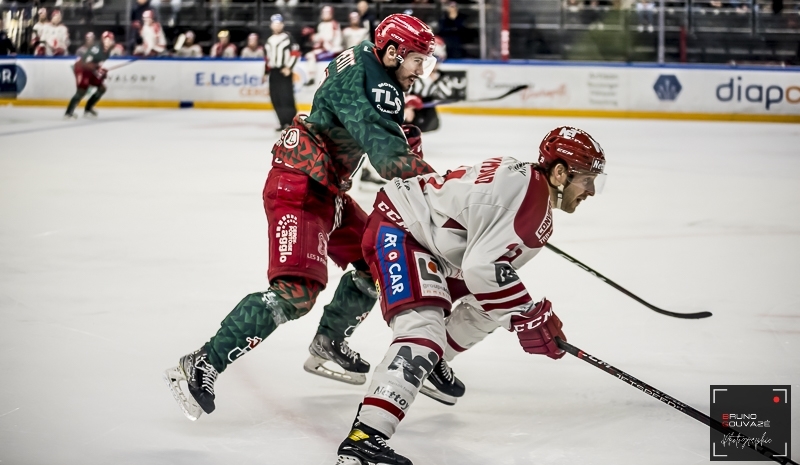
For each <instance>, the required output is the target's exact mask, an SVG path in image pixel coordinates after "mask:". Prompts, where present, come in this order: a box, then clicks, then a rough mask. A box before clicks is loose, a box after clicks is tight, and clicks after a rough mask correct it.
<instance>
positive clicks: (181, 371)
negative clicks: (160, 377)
mask: <svg viewBox="0 0 800 465" xmlns="http://www.w3.org/2000/svg"><path fill="white" fill-rule="evenodd" d="M218 374H219V373H218V372H217V370H216V369H215V368H214V366H213V365H211V363H210V362H209V361H208V354H207V353H206V349H205V347H203V348H201V349H200V350H197V351H195V352H192V353H191V354H188V355H184V356H183V357H181V360H180V362H179V364H178V366H176V367H175V368H170V369H169V370H167V371H165V372H164V381H166V383H167V386H169V388H170V390H171V391H172V396H173V397H175V400H176V401H177V402H178V405H179V406H180V407H181V410H183V413H184V415H186V417H187V418H188V419H190V420H192V421H194V420H197V419H198V418H199V417H200V415H201V414H202V413H203V412H206V413H211V412H213V411H214V382H215V381H216V380H217V375H218ZM181 381H186V386H187V388H188V390H189V395H188V396H187V395H186V392H185V391H184V390H183V388H182V387H181V385H180V382H181Z"/></svg>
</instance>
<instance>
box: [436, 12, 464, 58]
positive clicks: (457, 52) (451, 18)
mask: <svg viewBox="0 0 800 465" xmlns="http://www.w3.org/2000/svg"><path fill="white" fill-rule="evenodd" d="M465 22H466V16H464V14H463V13H461V12H460V11H458V3H456V2H452V1H451V2H448V3H447V10H446V11H445V13H444V15H443V16H442V18H441V19H440V20H439V34H438V35H439V37H441V38H442V40H444V43H445V44H446V46H447V56H448V57H449V58H463V57H464V46H463V40H464V34H465V32H466V30H467V28H466V26H465V25H464V23H465Z"/></svg>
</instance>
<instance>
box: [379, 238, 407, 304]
mask: <svg viewBox="0 0 800 465" xmlns="http://www.w3.org/2000/svg"><path fill="white" fill-rule="evenodd" d="M405 237H406V233H405V231H403V230H402V229H399V228H395V227H392V226H381V227H380V228H379V229H378V241H377V244H375V250H376V251H377V252H378V262H379V263H380V267H381V271H380V272H381V278H382V281H383V284H384V285H383V291H384V293H385V295H386V303H387V304H388V305H393V304H396V303H398V302H402V301H403V300H406V299H410V298H411V282H410V279H409V274H408V261H407V260H406V252H405V250H403V243H404V241H405Z"/></svg>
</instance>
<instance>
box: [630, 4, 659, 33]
mask: <svg viewBox="0 0 800 465" xmlns="http://www.w3.org/2000/svg"><path fill="white" fill-rule="evenodd" d="M635 8H636V16H637V17H638V18H639V24H638V25H637V26H636V30H638V31H639V32H644V30H645V28H647V32H653V31H654V27H653V24H654V19H655V14H656V4H655V3H654V2H652V1H650V0H638V1H637V2H636V7H635Z"/></svg>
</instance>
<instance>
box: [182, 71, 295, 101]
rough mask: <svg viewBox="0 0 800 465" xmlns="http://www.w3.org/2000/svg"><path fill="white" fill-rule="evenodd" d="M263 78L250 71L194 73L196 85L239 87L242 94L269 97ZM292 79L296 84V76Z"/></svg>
mask: <svg viewBox="0 0 800 465" xmlns="http://www.w3.org/2000/svg"><path fill="white" fill-rule="evenodd" d="M261 79H262V76H261V75H259V74H250V73H241V74H225V73H206V72H202V71H201V72H197V73H194V85H195V86H211V87H237V88H239V94H241V95H242V96H248V97H252V96H261V97H269V88H268V87H267V85H266V84H265V83H262V82H261ZM301 79H302V78H301ZM292 81H293V84H294V81H295V77H294V76H293V77H292ZM295 85H296V84H295Z"/></svg>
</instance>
